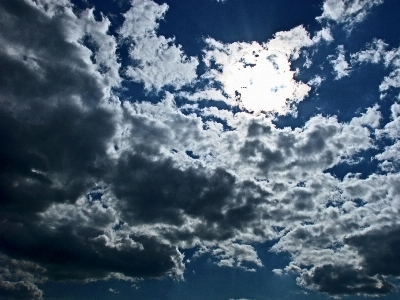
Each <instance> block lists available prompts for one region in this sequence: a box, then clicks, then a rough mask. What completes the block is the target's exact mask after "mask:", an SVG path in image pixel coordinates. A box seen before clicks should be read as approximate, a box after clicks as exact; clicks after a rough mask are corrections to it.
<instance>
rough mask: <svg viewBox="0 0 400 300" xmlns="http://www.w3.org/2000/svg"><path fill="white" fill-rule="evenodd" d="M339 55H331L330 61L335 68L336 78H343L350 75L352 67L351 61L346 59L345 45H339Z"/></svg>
mask: <svg viewBox="0 0 400 300" xmlns="http://www.w3.org/2000/svg"><path fill="white" fill-rule="evenodd" d="M337 52H338V55H337V57H336V58H334V56H332V55H331V56H329V57H328V58H329V62H330V63H331V64H332V66H333V70H334V73H333V74H335V79H336V80H338V79H341V78H343V77H346V76H349V75H350V72H351V69H350V66H349V63H348V62H347V61H346V57H345V51H344V47H343V45H340V46H338V47H337Z"/></svg>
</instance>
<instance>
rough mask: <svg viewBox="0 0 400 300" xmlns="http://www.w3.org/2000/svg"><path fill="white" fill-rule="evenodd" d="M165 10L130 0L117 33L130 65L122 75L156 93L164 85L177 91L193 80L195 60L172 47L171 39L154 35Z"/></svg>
mask: <svg viewBox="0 0 400 300" xmlns="http://www.w3.org/2000/svg"><path fill="white" fill-rule="evenodd" d="M167 9H168V5H167V4H162V5H158V4H156V3H155V2H153V1H151V0H134V1H132V7H131V9H130V10H129V11H128V12H126V13H125V15H124V16H125V22H124V24H123V26H122V27H121V28H120V30H119V33H120V35H121V37H123V38H125V39H126V41H125V42H126V43H127V44H128V45H129V47H130V51H129V56H130V58H131V60H132V62H133V65H131V66H129V67H128V68H127V69H126V71H125V75H126V76H128V77H129V78H130V79H131V80H133V81H135V82H141V83H143V84H144V87H145V89H147V90H152V89H155V90H156V91H159V90H160V89H161V88H162V87H163V86H165V85H170V86H173V87H174V88H176V89H179V88H180V87H182V86H183V85H185V84H188V83H190V82H192V81H193V80H194V79H195V78H196V68H197V66H198V64H199V63H198V60H197V58H195V57H187V56H186V55H185V54H184V53H183V51H182V49H181V46H179V45H178V46H177V45H175V44H174V42H175V40H174V38H165V37H164V36H159V35H157V33H156V30H157V28H158V21H159V20H160V19H162V18H163V16H164V14H165V12H166V11H167Z"/></svg>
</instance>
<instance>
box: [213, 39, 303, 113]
mask: <svg viewBox="0 0 400 300" xmlns="http://www.w3.org/2000/svg"><path fill="white" fill-rule="evenodd" d="M241 50H242V53H241V54H242V55H241V57H240V58H238V59H236V60H235V61H230V63H229V64H225V65H223V66H222V73H221V74H220V76H219V78H218V80H219V81H220V82H221V83H222V84H223V87H224V91H225V92H226V93H227V94H228V95H229V96H230V97H232V98H236V99H237V101H238V102H239V103H238V104H239V106H240V107H242V108H244V109H245V110H247V111H250V112H254V113H259V112H273V113H277V114H286V113H287V112H288V111H289V110H290V104H291V103H292V102H293V101H295V102H296V101H300V100H302V99H303V98H304V96H305V95H306V94H307V93H308V91H309V87H308V86H307V85H305V84H303V83H298V82H296V81H295V80H294V78H293V77H294V73H295V72H294V71H291V69H290V61H289V60H288V58H287V56H286V55H285V54H282V53H280V52H278V51H271V50H268V49H264V48H263V47H262V46H260V45H258V44H255V43H253V44H250V45H249V48H248V49H246V51H243V49H241Z"/></svg>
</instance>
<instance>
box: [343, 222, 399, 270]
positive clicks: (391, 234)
mask: <svg viewBox="0 0 400 300" xmlns="http://www.w3.org/2000/svg"><path fill="white" fill-rule="evenodd" d="M345 242H346V243H347V244H349V245H351V246H353V247H355V248H356V249H357V251H358V253H359V254H360V255H361V256H362V257H363V258H364V264H363V265H364V268H365V270H366V272H367V273H368V274H370V275H385V276H390V275H391V276H400V252H399V249H400V229H399V228H398V227H383V228H382V229H380V230H372V231H370V232H368V233H366V234H363V235H355V236H352V237H349V238H347V239H345Z"/></svg>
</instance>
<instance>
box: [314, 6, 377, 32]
mask: <svg viewBox="0 0 400 300" xmlns="http://www.w3.org/2000/svg"><path fill="white" fill-rule="evenodd" d="M382 3H383V0H325V1H324V4H323V6H322V8H323V12H322V15H321V16H320V17H317V20H319V21H323V20H327V21H335V22H336V23H347V24H348V25H350V26H353V25H354V24H356V23H359V22H361V21H363V20H364V19H365V17H366V16H367V14H368V12H369V10H370V9H371V8H372V7H374V6H376V5H380V4H382Z"/></svg>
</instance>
